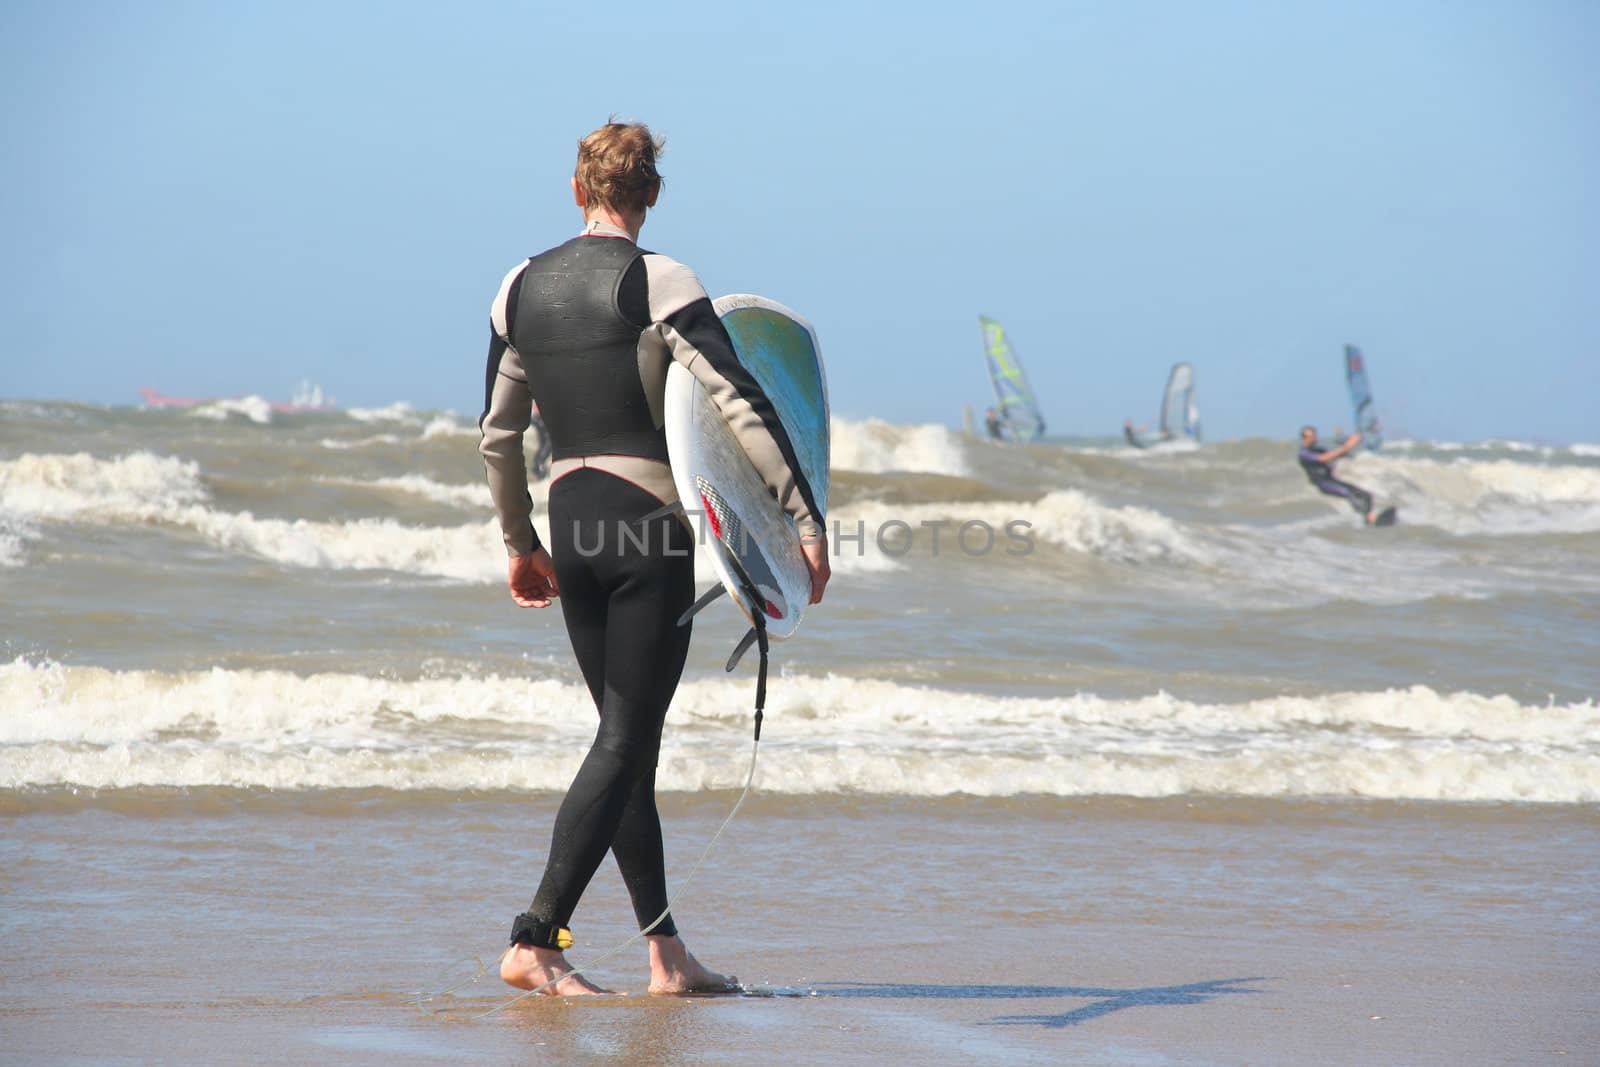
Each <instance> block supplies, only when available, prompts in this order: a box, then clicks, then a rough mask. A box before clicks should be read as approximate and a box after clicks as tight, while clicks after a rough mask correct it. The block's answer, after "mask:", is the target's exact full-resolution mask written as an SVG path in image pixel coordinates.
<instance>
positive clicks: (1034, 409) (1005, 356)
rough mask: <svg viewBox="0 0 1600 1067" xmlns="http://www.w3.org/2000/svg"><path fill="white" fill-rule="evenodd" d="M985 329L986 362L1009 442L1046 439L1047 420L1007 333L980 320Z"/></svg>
mask: <svg viewBox="0 0 1600 1067" xmlns="http://www.w3.org/2000/svg"><path fill="white" fill-rule="evenodd" d="M978 324H979V325H980V326H981V327H982V328H983V358H984V363H985V365H986V366H987V367H988V368H989V384H990V385H992V386H994V398H995V400H996V401H997V402H998V407H997V408H996V411H997V412H998V414H999V416H1000V425H1001V428H1002V430H1003V432H1004V434H1005V437H1006V439H1007V440H1008V441H1016V442H1019V443H1026V442H1028V441H1032V440H1033V439H1034V438H1036V437H1042V436H1044V416H1043V415H1041V414H1039V403H1038V401H1037V400H1035V399H1034V396H1033V387H1032V386H1030V385H1029V384H1028V376H1027V375H1026V374H1024V373H1023V372H1022V364H1021V363H1020V362H1019V361H1018V360H1017V354H1016V353H1015V352H1013V351H1012V350H1011V342H1009V341H1007V340H1006V331H1005V329H1004V328H1003V327H1002V326H1001V325H1000V324H999V323H998V322H996V321H994V320H993V319H991V318H986V317H985V316H983V315H979V316H978Z"/></svg>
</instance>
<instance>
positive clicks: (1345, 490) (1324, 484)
mask: <svg viewBox="0 0 1600 1067" xmlns="http://www.w3.org/2000/svg"><path fill="white" fill-rule="evenodd" d="M1360 443H1361V435H1360V434H1359V433H1353V434H1351V435H1350V436H1349V437H1347V438H1345V442H1344V444H1342V445H1339V446H1337V447H1335V448H1330V449H1327V450H1326V451H1324V450H1322V449H1319V448H1318V447H1317V428H1316V427H1315V426H1302V427H1300V456H1299V459H1300V466H1301V468H1303V469H1304V470H1305V472H1306V477H1307V478H1310V479H1311V484H1312V485H1314V486H1316V487H1317V488H1318V489H1319V490H1321V491H1322V492H1324V493H1327V494H1328V495H1329V496H1342V497H1344V498H1345V499H1346V500H1348V501H1349V502H1350V506H1351V507H1353V508H1355V509H1356V511H1357V512H1358V513H1359V514H1360V515H1361V516H1362V517H1363V518H1364V519H1365V520H1366V522H1367V525H1369V526H1370V525H1372V524H1373V523H1375V522H1377V521H1378V513H1377V512H1376V511H1374V510H1373V507H1372V494H1371V493H1369V492H1367V491H1366V490H1365V489H1362V488H1360V487H1359V486H1354V485H1351V484H1350V483H1349V482H1341V481H1340V480H1339V479H1337V478H1335V477H1334V476H1333V464H1334V463H1335V462H1337V461H1338V460H1340V459H1342V458H1343V457H1345V456H1347V455H1349V454H1350V452H1352V451H1353V450H1354V449H1355V447H1356V446H1357V445H1359V444H1360Z"/></svg>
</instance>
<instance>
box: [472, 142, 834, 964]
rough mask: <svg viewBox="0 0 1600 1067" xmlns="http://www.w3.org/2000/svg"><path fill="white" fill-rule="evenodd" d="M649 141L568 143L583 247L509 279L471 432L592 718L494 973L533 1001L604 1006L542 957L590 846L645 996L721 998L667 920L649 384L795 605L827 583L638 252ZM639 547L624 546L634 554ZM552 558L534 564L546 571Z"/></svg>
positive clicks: (665, 553)
mask: <svg viewBox="0 0 1600 1067" xmlns="http://www.w3.org/2000/svg"><path fill="white" fill-rule="evenodd" d="M659 150H660V144H659V142H658V141H656V140H655V139H654V138H653V137H652V136H651V134H650V131H649V130H648V129H647V128H646V127H644V126H643V125H640V124H636V123H615V122H614V123H608V124H607V125H605V126H603V127H601V128H600V129H598V130H596V131H595V132H593V133H591V134H590V135H589V136H587V137H585V138H584V139H583V140H582V141H581V142H580V143H579V147H578V165H577V173H576V174H575V175H574V176H573V179H572V189H573V197H574V200H575V202H576V203H577V205H578V207H580V208H582V209H583V217H584V229H583V232H582V233H581V234H580V235H579V236H577V237H575V238H573V239H572V240H570V241H567V242H566V243H564V244H561V245H558V246H556V247H555V248H552V249H550V250H548V251H546V252H543V253H540V254H539V255H537V256H534V257H532V258H531V259H528V260H526V261H524V262H522V263H519V264H518V265H517V266H516V267H515V268H513V269H512V271H511V272H510V273H509V274H507V275H506V278H505V281H504V282H503V283H502V284H501V286H500V292H499V294H498V295H497V296H496V297H495V300H494V304H493V306H492V308H491V311H490V325H491V333H490V340H489V362H488V369H487V380H486V383H485V391H486V394H487V395H486V397H485V404H484V413H483V418H482V419H481V420H480V422H479V425H480V428H481V429H482V431H483V442H482V444H481V445H480V446H479V451H480V452H481V453H482V454H483V458H484V461H485V463H486V464H487V466H488V472H489V489H490V493H491V495H492V496H493V498H494V504H495V511H496V513H497V515H498V517H499V520H500V528H501V532H502V534H503V535H504V538H505V544H506V550H507V553H508V554H509V556H510V557H511V558H510V565H509V576H510V585H511V597H512V599H513V600H515V601H516V602H517V603H518V604H519V605H521V606H522V607H530V608H543V607H548V606H549V605H550V604H551V603H552V602H553V601H554V600H555V599H556V598H557V597H558V596H559V597H560V600H561V607H562V615H563V617H564V619H565V621H566V625H567V634H568V636H569V637H570V639H571V641H572V649H573V652H574V653H575V654H576V656H577V660H578V666H579V668H580V669H581V670H582V672H583V678H584V681H585V683H587V685H588V688H589V692H590V694H591V696H592V697H593V698H594V702H595V705H596V707H597V708H598V709H599V713H600V726H599V730H598V732H597V733H596V735H595V739H594V744H593V746H592V747H591V748H590V749H589V752H588V754H587V755H586V756H585V758H584V761H583V764H582V766H581V767H580V768H579V770H578V773H577V777H576V778H575V779H574V780H573V782H572V786H571V788H570V789H569V790H568V791H567V795H566V797H565V798H564V799H563V800H562V802H561V807H560V809H559V811H558V812H557V814H556V823H555V830H554V833H553V835H552V840H551V844H550V853H549V858H548V860H547V861H546V865H545V871H544V877H543V880H542V881H541V882H540V883H539V889H538V892H537V894H536V895H535V896H534V898H533V903H532V904H531V905H530V906H529V908H528V910H527V911H526V912H523V913H522V914H520V915H518V916H517V917H516V919H515V920H514V922H513V923H512V927H511V947H510V948H509V949H507V950H506V953H505V955H504V956H502V957H501V959H500V977H501V978H502V979H503V980H505V981H506V982H508V983H509V984H511V985H513V986H517V987H518V988H521V989H538V988H540V987H542V986H544V985H546V984H547V983H550V988H549V989H548V990H547V992H548V993H551V994H556V995H563V994H577V993H601V992H605V990H602V989H600V988H598V987H597V986H595V985H594V984H592V983H591V982H589V981H587V980H586V979H585V978H584V976H582V975H569V976H568V977H565V978H563V977H562V976H563V975H568V972H570V971H571V970H572V966H571V965H570V964H569V963H568V962H567V960H566V957H565V955H564V954H563V952H562V950H563V949H565V948H566V947H567V946H568V945H570V944H572V935H571V932H570V931H569V930H568V929H567V928H566V927H567V923H568V921H569V920H570V918H571V916H572V913H573V911H574V909H576V907H577V905H578V899H579V897H581V896H582V894H583V891H584V889H585V888H587V886H588V884H589V880H590V878H591V877H592V876H593V875H594V872H595V869H596V868H597V867H598V866H599V865H600V862H601V860H602V859H604V858H605V854H606V852H607V851H608V850H609V851H610V852H611V853H612V854H613V855H614V856H615V857H616V860H617V866H618V867H619V868H620V869H621V871H622V878H623V882H624V883H625V884H626V886H627V888H628V893H629V895H630V897H631V898H632V902H633V909H634V915H635V917H636V918H637V919H638V922H639V926H640V929H641V930H643V931H645V932H646V933H647V935H648V936H647V938H646V941H647V943H648V948H649V956H650V991H651V992H653V993H693V992H712V991H727V990H729V989H731V988H732V987H733V982H732V980H731V979H728V978H726V977H724V976H723V975H720V974H717V973H715V972H714V971H711V970H709V969H708V968H706V967H704V966H703V965H701V964H700V963H699V961H697V960H696V959H695V958H694V956H693V955H691V954H690V953H689V950H688V949H687V948H686V947H685V946H684V943H683V941H682V939H681V938H679V937H678V932H677V927H676V925H675V924H674V923H673V919H672V916H671V915H668V914H665V913H666V909H667V901H668V896H667V888H666V873H665V864H664V862H663V858H662V844H661V819H660V816H659V815H658V814H657V811H656V802H655V775H656V758H657V753H658V751H659V748H660V744H661V729H662V725H663V722H664V721H665V718H666V714H667V706H668V704H669V703H670V702H671V700H672V694H673V691H674V690H675V689H676V688H677V685H678V678H679V676H680V674H681V673H682V671H683V665H684V659H685V657H686V656H687V655H688V651H689V627H688V626H687V625H683V626H680V625H678V620H679V619H680V618H681V617H682V616H683V614H684V613H685V612H686V611H687V610H688V608H689V607H690V605H691V604H692V602H693V601H694V535H693V533H692V532H691V531H690V529H689V526H688V524H687V523H686V522H684V521H683V520H682V519H681V518H680V517H678V516H675V515H672V514H670V513H666V514H664V513H663V505H670V504H672V503H674V502H676V501H677V493H676V490H675V489H674V487H673V480H672V471H671V468H670V467H669V466H668V460H667V444H666V435H665V433H664V431H663V410H664V404H665V385H666V377H667V368H668V366H669V365H670V363H671V362H673V361H676V362H677V363H679V364H681V365H682V366H685V367H687V368H688V369H689V371H690V373H692V374H693V375H694V376H695V378H696V380H697V381H699V383H700V384H701V385H702V386H704V387H705V389H706V392H707V393H708V394H709V395H710V396H711V397H712V399H713V400H714V401H715V402H716V404H717V406H718V407H719V409H720V410H721V412H722V415H723V417H724V418H725V419H726V420H727V422H728V425H729V427H730V428H731V429H732V430H733V432H734V435H735V436H736V437H737V438H738V440H739V442H740V444H741V445H742V446H743V448H744V451H745V453H746V455H748V456H749V458H750V461H751V463H752V464H753V465H754V466H755V468H756V470H757V472H758V473H759V474H760V475H761V477H762V479H763V480H764V481H765V482H766V484H767V486H768V488H769V489H770V491H771V492H772V493H773V495H774V496H775V497H776V498H777V500H778V502H779V503H780V504H781V505H782V506H783V508H784V509H785V510H786V511H787V512H788V513H789V515H790V516H791V517H792V518H793V519H794V521H795V523H796V525H797V527H798V528H799V531H800V540H801V545H802V548H803V550H804V553H805V558H806V564H807V566H808V568H809V569H810V571H811V602H812V603H816V602H817V601H819V600H821V599H822V593H823V589H824V588H825V587H826V586H827V583H828V577H829V567H828V542H827V538H826V536H825V535H824V534H823V530H822V525H821V524H822V522H823V515H822V512H821V510H820V509H819V508H818V506H817V502H816V498H815V496H814V494H813V493H812V490H811V486H810V485H809V484H808V483H807V482H806V480H805V476H804V474H803V473H802V472H801V467H800V464H799V463H798V462H797V460H796V458H795V451H794V446H793V444H792V443H791V442H790V440H789V437H788V434H787V432H786V431H785V430H784V428H783V424H782V423H781V422H780V421H779V420H778V417H777V415H776V413H775V412H774V410H773V406H772V402H771V401H770V400H769V399H768V397H767V396H766V394H765V393H764V392H763V391H762V389H761V386H760V385H759V384H758V383H757V382H756V380H755V379H754V378H753V377H752V376H751V375H750V373H749V372H748V371H747V370H745V369H744V367H743V366H742V365H741V364H740V363H739V360H738V358H737V356H736V355H735V354H734V351H733V342H732V340H731V339H730V338H729V337H728V333H727V330H725V329H724V328H723V326H722V323H721V320H719V319H718V318H717V314H716V311H715V310H714V309H713V308H712V306H711V300H710V298H709V297H707V295H706V292H705V290H704V289H703V288H702V287H701V285H700V281H699V279H698V278H696V277H695V275H694V272H693V271H691V270H690V269H689V268H688V267H686V266H684V265H683V264H681V263H678V262H676V261H675V260H672V259H669V258H667V257H666V256H662V255H657V254H655V253H652V252H646V251H644V250H643V249H641V248H640V247H639V246H638V244H637V241H638V236H639V228H640V227H641V226H643V225H644V220H645V213H646V211H647V210H648V209H649V208H651V207H654V206H655V202H656V197H657V195H658V194H659V192H660V189H661V178H660V176H659V175H658V174H657V172H656V154H657V152H658V151H659ZM535 404H537V405H538V410H539V413H540V415H541V416H542V417H543V419H544V422H545V425H546V427H547V429H548V433H549V436H550V440H551V443H552V444H553V446H554V458H555V462H554V463H553V465H552V466H551V471H550V473H551V484H550V501H549V516H550V540H551V547H552V549H553V553H551V552H546V551H545V549H544V548H543V547H542V546H541V544H540V542H539V536H538V534H537V533H536V532H535V531H534V528H533V523H532V522H531V521H530V516H531V514H532V510H533V503H532V500H531V499H530V498H529V495H528V468H527V464H526V461H525V459H524V455H523V448H524V435H525V433H526V432H527V430H528V427H529V424H530V420H531V418H532V413H533V409H534V405H535ZM641 541H642V543H641ZM552 555H553V558H552Z"/></svg>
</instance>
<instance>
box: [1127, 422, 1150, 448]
mask: <svg viewBox="0 0 1600 1067" xmlns="http://www.w3.org/2000/svg"><path fill="white" fill-rule="evenodd" d="M1143 429H1144V427H1143V426H1135V425H1134V424H1133V420H1132V419H1123V420H1122V436H1123V439H1124V440H1126V441H1127V442H1128V443H1129V444H1130V445H1132V446H1133V447H1134V448H1143V447H1145V444H1144V441H1142V440H1140V438H1139V431H1140V430H1143Z"/></svg>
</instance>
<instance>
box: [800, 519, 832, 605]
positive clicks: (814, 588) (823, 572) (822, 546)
mask: <svg viewBox="0 0 1600 1067" xmlns="http://www.w3.org/2000/svg"><path fill="white" fill-rule="evenodd" d="M800 551H801V552H803V553H804V554H805V557H806V570H808V571H810V572H811V602H812V603H813V604H820V603H822V591H823V590H824V589H826V588H828V579H829V578H832V577H833V568H832V567H830V566H829V565H828V535H827V533H825V532H824V531H822V530H817V531H816V532H814V533H808V534H806V535H805V536H803V537H802V538H800Z"/></svg>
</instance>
